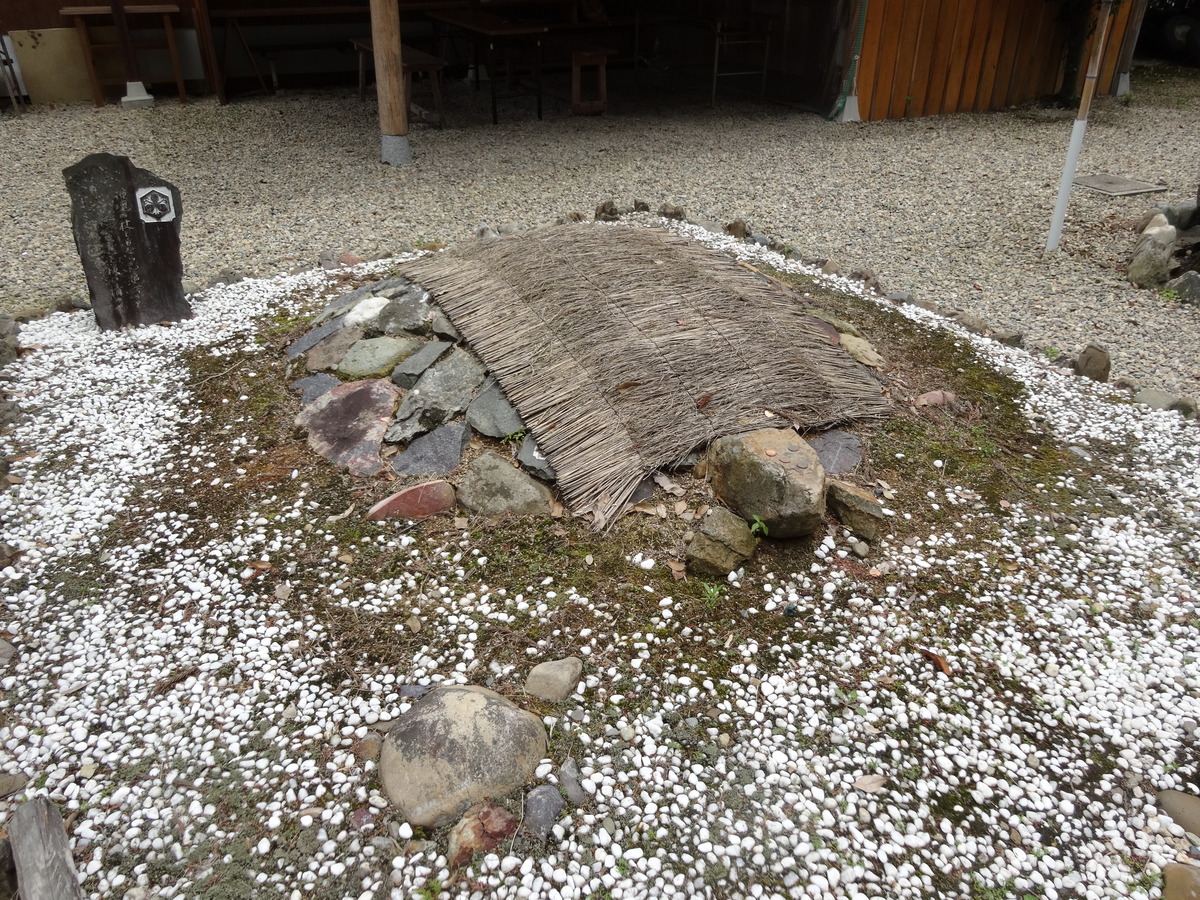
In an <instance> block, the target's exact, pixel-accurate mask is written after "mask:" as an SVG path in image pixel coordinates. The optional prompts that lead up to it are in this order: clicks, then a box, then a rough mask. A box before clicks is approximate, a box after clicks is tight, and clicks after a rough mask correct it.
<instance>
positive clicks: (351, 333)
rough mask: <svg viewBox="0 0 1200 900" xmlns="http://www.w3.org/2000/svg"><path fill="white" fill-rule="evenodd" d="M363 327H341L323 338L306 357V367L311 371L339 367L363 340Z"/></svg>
mask: <svg viewBox="0 0 1200 900" xmlns="http://www.w3.org/2000/svg"><path fill="white" fill-rule="evenodd" d="M362 337H363V330H362V329H361V328H339V329H337V330H336V331H334V332H332V333H331V334H330V335H329V336H328V337H326V338H324V339H322V340H321V341H320V342H319V343H317V344H316V345H315V346H314V347H312V349H310V350H309V351H308V353H307V355H306V356H305V357H304V367H305V368H306V369H308V371H310V372H323V371H326V370H328V369H333V368H336V367H337V364H338V363H340V362H341V361H342V357H344V356H345V355H346V354H347V353H348V352H349V350H350V348H351V347H353V346H354V345H355V344H357V343H358V342H359V341H361V340H362Z"/></svg>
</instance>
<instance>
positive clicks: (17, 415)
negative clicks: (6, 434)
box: [0, 400, 25, 429]
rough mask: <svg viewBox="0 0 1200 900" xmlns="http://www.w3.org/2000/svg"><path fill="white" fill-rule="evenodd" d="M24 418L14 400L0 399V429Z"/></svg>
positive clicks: (22, 412)
mask: <svg viewBox="0 0 1200 900" xmlns="http://www.w3.org/2000/svg"><path fill="white" fill-rule="evenodd" d="M24 418H25V413H24V411H23V410H22V409H21V405H20V404H19V403H17V401H16V400H0V429H5V428H10V427H11V426H13V425H16V424H17V423H18V422H20V421H21V420H22V419H24Z"/></svg>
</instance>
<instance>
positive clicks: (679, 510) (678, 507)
mask: <svg viewBox="0 0 1200 900" xmlns="http://www.w3.org/2000/svg"><path fill="white" fill-rule="evenodd" d="M687 508H688V505H687V501H686V500H680V501H678V502H677V503H676V504H675V515H677V516H681V515H683V512H684V510H686V509H687Z"/></svg>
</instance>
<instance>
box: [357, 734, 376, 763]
mask: <svg viewBox="0 0 1200 900" xmlns="http://www.w3.org/2000/svg"><path fill="white" fill-rule="evenodd" d="M382 749H383V738H382V737H380V736H379V735H378V734H375V733H374V732H372V733H370V734H368V735H367V736H366V737H364V738H361V739H360V740H359V741H358V744H357V745H356V746H355V748H354V755H355V756H356V757H358V759H360V760H364V761H365V760H368V759H372V760H374V759H379V752H380V751H381V750H382Z"/></svg>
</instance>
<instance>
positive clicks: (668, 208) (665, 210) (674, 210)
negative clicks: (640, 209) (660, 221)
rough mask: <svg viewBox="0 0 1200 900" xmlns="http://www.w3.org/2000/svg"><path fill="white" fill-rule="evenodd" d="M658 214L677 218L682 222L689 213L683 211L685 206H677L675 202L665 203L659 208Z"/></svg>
mask: <svg viewBox="0 0 1200 900" xmlns="http://www.w3.org/2000/svg"><path fill="white" fill-rule="evenodd" d="M658 214H659V215H660V216H662V217H663V218H664V219H676V220H678V221H681V222H682V221H683V220H684V219H686V218H687V213H685V212H684V211H683V207H681V206H676V205H675V204H674V203H664V204H663V205H662V206H660V207H659V208H658Z"/></svg>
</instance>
